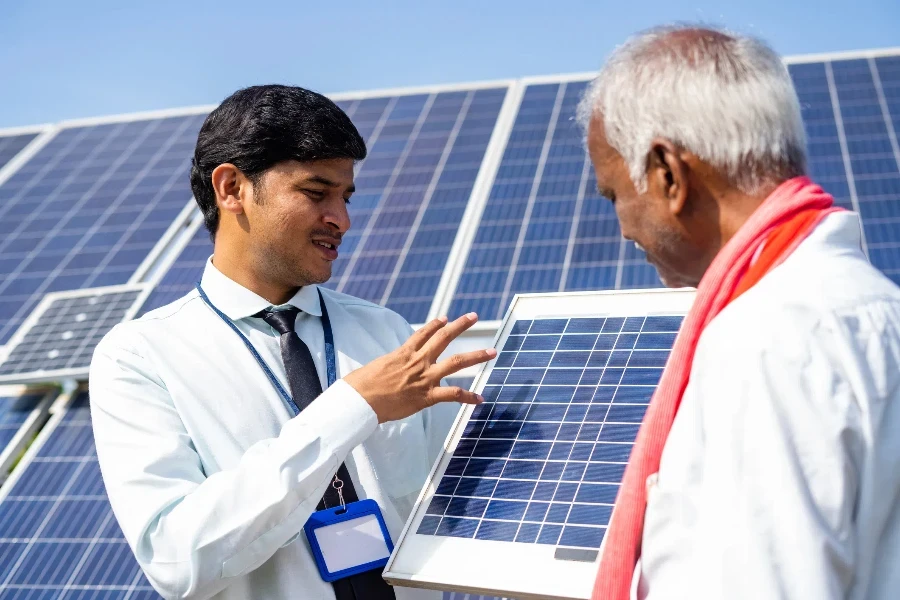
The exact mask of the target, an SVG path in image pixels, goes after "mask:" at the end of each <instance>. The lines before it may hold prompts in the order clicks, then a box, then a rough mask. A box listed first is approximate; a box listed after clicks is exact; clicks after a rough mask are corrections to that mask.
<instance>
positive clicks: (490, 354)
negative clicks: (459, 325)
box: [434, 348, 497, 379]
mask: <svg viewBox="0 0 900 600" xmlns="http://www.w3.org/2000/svg"><path fill="white" fill-rule="evenodd" d="M495 356H497V351H496V350H494V349H493V348H488V349H487V350H473V351H472V352H462V353H460V354H454V355H453V356H451V357H450V358H448V359H446V360H442V361H441V362H439V363H438V364H436V365H435V366H434V370H435V372H436V373H438V375H439V376H440V378H441V379H443V378H444V377H449V376H450V375H453V374H454V373H457V372H459V371H462V370H463V369H466V368H468V367H474V366H475V365H480V364H481V363H486V362H487V361H489V360H491V359H492V358H494V357H495Z"/></svg>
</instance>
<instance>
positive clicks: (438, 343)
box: [422, 312, 478, 360]
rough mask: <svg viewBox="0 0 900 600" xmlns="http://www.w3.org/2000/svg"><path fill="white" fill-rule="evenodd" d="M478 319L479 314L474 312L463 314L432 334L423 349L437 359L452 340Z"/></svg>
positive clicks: (433, 358)
mask: <svg viewBox="0 0 900 600" xmlns="http://www.w3.org/2000/svg"><path fill="white" fill-rule="evenodd" d="M476 321H478V315H477V314H475V313H473V312H471V313H469V314H467V315H463V316H461V317H460V318H458V319H456V320H455V321H453V322H452V323H449V324H447V325H446V326H444V327H443V328H441V329H440V330H438V331H436V332H435V333H434V334H433V335H432V336H431V339H429V340H428V341H427V342H425V345H424V346H422V349H423V350H424V351H425V352H426V353H427V354H428V355H429V356H430V357H431V359H432V360H437V357H438V356H440V355H441V354H442V353H443V352H444V350H446V349H447V346H449V345H450V342H452V341H453V340H455V339H456V338H457V337H459V334H461V333H462V332H464V331H465V330H466V329H468V328H469V327H471V326H472V325H474V324H475V322H476Z"/></svg>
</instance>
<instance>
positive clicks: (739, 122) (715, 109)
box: [578, 26, 806, 194]
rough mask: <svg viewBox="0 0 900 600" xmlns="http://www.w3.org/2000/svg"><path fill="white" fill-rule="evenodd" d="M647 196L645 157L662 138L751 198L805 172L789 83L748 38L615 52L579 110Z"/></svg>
mask: <svg viewBox="0 0 900 600" xmlns="http://www.w3.org/2000/svg"><path fill="white" fill-rule="evenodd" d="M595 116H599V117H600V118H602V120H603V121H602V122H603V125H604V129H605V133H606V140H607V142H608V143H609V144H610V146H612V147H613V148H614V149H615V150H616V151H617V152H618V153H619V154H620V155H621V156H622V157H623V158H624V159H625V163H626V164H627V165H628V170H629V172H630V174H631V179H632V181H633V182H634V184H635V186H636V187H637V189H638V191H639V192H644V191H646V184H647V180H646V179H647V176H646V170H647V156H648V152H649V151H650V145H651V142H652V140H653V139H654V138H656V137H662V138H666V139H668V140H670V141H671V142H672V143H674V144H676V145H677V146H679V147H681V148H683V149H684V150H687V151H688V152H691V153H693V154H694V155H696V156H697V157H699V158H700V159H701V160H703V161H705V162H707V163H708V164H710V165H711V166H713V167H715V168H717V169H719V170H720V171H721V172H722V173H723V174H724V175H725V176H726V177H727V178H728V180H729V181H730V182H731V183H732V184H733V185H735V186H736V187H737V188H738V189H740V190H741V191H743V192H745V193H748V194H753V193H757V192H758V191H759V190H760V189H761V188H762V187H763V186H764V185H767V184H772V183H780V182H782V181H784V180H786V179H790V178H791V177H795V176H798V175H802V174H804V173H805V172H806V135H805V133H804V130H803V121H802V119H801V117H800V104H799V102H798V100H797V93H796V91H795V90H794V86H793V84H792V83H791V78H790V75H789V74H788V71H787V68H786V67H785V65H784V63H783V62H782V61H781V59H780V58H779V57H778V55H777V54H776V53H775V52H774V51H773V50H772V49H771V48H769V46H767V45H766V44H765V43H763V42H761V41H759V40H756V39H754V38H750V37H746V36H739V35H734V34H731V33H725V32H722V31H717V30H713V29H708V28H702V27H697V26H667V27H662V28H658V29H653V30H650V31H647V32H644V33H641V34H639V35H637V36H635V37H633V38H631V39H629V40H628V41H627V42H626V43H625V44H624V45H622V46H620V47H619V48H617V49H616V51H615V52H614V53H613V54H612V56H611V57H610V59H609V60H608V61H607V63H606V64H605V65H604V66H603V69H602V70H601V71H600V74H599V75H598V76H597V78H596V79H594V81H593V82H592V83H591V84H590V85H589V86H588V88H587V90H586V91H585V93H584V96H583V98H582V99H581V103H580V104H579V106H578V121H579V123H580V124H581V126H582V127H583V128H584V129H585V130H587V127H588V125H589V124H590V122H591V120H592V119H593V118H594V117H595Z"/></svg>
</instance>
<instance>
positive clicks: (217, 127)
mask: <svg viewBox="0 0 900 600" xmlns="http://www.w3.org/2000/svg"><path fill="white" fill-rule="evenodd" d="M365 157H366V143H365V141H363V139H362V137H361V136H360V135H359V132H358V131H357V130H356V127H355V126H354V125H353V123H352V122H351V121H350V117H348V116H347V114H346V113H344V111H342V110H341V109H340V108H339V107H338V106H337V105H336V104H335V103H334V102H332V101H331V100H329V99H328V98H326V97H325V96H323V95H321V94H317V93H315V92H311V91H309V90H306V89H303V88H301V87H293V86H286V85H260V86H253V87H248V88H244V89H241V90H238V91H236V92H235V93H233V94H232V95H231V96H229V97H228V98H226V99H225V100H224V101H223V102H222V104H220V105H219V106H218V107H217V108H216V109H215V110H213V111H212V112H211V113H210V114H209V116H208V117H206V120H205V121H204V122H203V127H201V128H200V133H199V135H198V136H197V147H196V148H195V149H194V159H193V160H192V161H191V190H192V191H193V193H194V199H195V200H196V201H197V204H198V205H199V206H200V210H201V211H202V212H203V219H204V221H205V222H206V229H208V230H209V234H210V236H213V237H214V236H215V234H216V230H217V229H218V227H219V208H218V206H217V205H216V194H215V191H214V190H213V187H212V172H213V170H214V169H215V168H216V167H218V166H219V165H221V164H224V163H231V164H233V165H234V166H236V167H237V168H238V169H240V170H241V171H242V172H243V173H244V175H246V176H247V177H248V178H250V180H251V181H252V182H253V183H254V184H255V183H257V182H258V181H259V178H260V177H261V176H262V174H263V173H264V172H265V171H267V170H268V169H270V168H271V167H273V166H274V165H276V164H277V163H280V162H282V161H285V160H297V161H301V162H302V161H311V160H321V159H328V158H352V159H354V160H362V159H364V158H365Z"/></svg>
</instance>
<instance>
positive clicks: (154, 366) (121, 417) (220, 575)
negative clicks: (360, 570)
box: [90, 262, 459, 600]
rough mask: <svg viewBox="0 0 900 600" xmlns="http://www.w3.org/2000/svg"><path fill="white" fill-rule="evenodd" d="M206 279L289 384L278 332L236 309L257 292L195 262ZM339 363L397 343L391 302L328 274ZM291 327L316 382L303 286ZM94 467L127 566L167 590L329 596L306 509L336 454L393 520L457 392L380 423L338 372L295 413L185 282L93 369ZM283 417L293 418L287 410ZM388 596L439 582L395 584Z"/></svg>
mask: <svg viewBox="0 0 900 600" xmlns="http://www.w3.org/2000/svg"><path fill="white" fill-rule="evenodd" d="M202 284H203V288H204V291H205V292H206V293H207V295H208V296H209V298H210V299H211V300H212V302H213V303H214V304H216V306H217V307H218V308H219V309H220V310H221V311H223V312H224V313H225V314H226V315H228V316H229V317H230V318H231V319H233V320H234V321H235V323H236V324H237V326H238V327H239V328H240V329H241V331H242V332H243V333H244V335H246V336H247V338H248V339H249V340H250V342H251V343H252V344H253V345H254V347H255V348H256V350H257V351H258V352H259V353H260V354H261V355H262V357H263V358H264V359H265V361H266V363H268V365H269V367H270V368H271V369H272V370H273V371H274V372H275V374H276V376H277V377H278V378H279V379H280V381H281V383H282V385H284V386H285V389H289V386H288V383H287V380H286V378H285V370H284V364H283V362H282V360H281V351H280V346H279V336H278V334H277V333H276V332H275V331H274V330H273V329H272V328H271V327H270V326H269V325H267V324H266V323H265V322H264V321H263V320H262V319H256V318H248V317H249V316H250V315H252V314H254V313H256V312H257V311H259V310H261V309H263V308H266V307H267V306H269V303H268V302H266V301H265V300H264V299H262V298H260V297H259V296H257V295H256V294H254V293H253V292H251V291H250V290H247V289H246V288H243V287H241V286H240V285H238V284H237V283H235V282H233V281H231V280H230V279H228V278H227V277H225V276H224V275H223V274H222V273H220V272H219V271H218V270H217V269H216V268H215V267H214V266H213V265H212V264H211V263H209V262H208V263H207V266H206V270H205V272H204V274H203V279H202ZM322 291H323V293H324V295H325V300H326V306H327V308H328V314H329V317H330V319H331V324H332V328H333V331H334V339H335V347H336V353H337V370H338V377H342V376H344V375H346V374H347V373H349V372H350V371H352V370H354V369H356V368H358V367H360V366H361V365H363V364H366V363H368V362H369V361H371V360H373V359H375V358H377V357H378V356H381V355H383V354H385V353H387V352H389V351H391V350H393V349H395V348H396V347H398V346H400V345H401V344H402V343H403V342H404V341H406V339H407V338H408V337H409V335H410V333H411V332H412V329H411V327H410V326H409V324H408V323H406V321H405V320H404V319H403V318H402V317H400V316H399V315H398V314H396V313H394V312H392V311H390V310H387V309H385V308H382V307H379V306H375V305H373V304H370V303H368V302H365V301H363V300H358V299H356V298H353V297H350V296H347V295H344V294H338V293H336V292H332V291H330V290H327V289H323V290H322ZM290 304H293V305H294V306H297V307H298V308H300V309H301V310H302V311H303V313H301V314H300V315H299V316H298V318H297V324H296V330H297V334H298V335H299V336H300V338H301V339H302V340H303V341H304V342H306V344H307V345H308V346H309V348H310V351H311V353H312V355H313V357H314V359H315V362H316V367H317V369H318V371H319V378H320V380H321V381H322V386H323V388H324V387H325V386H326V375H325V360H324V356H323V354H324V347H325V344H324V337H323V331H322V324H321V319H320V318H319V317H320V315H321V311H320V309H319V299H318V293H317V291H316V286H307V287H305V288H303V289H301V290H300V292H298V293H297V295H296V296H295V297H294V298H293V299H292V300H291V301H290ZM90 391H91V415H92V419H93V425H94V436H95V439H96V445H97V455H98V457H99V460H100V469H101V472H102V474H103V480H104V482H105V484H106V487H107V490H108V493H109V499H110V502H111V503H112V508H113V511H114V513H115V515H116V518H117V519H118V521H119V524H120V525H121V527H122V531H123V532H124V534H125V537H126V539H127V540H128V543H129V545H130V546H131V548H132V550H133V551H134V553H135V556H136V557H137V560H138V562H139V563H140V566H141V567H142V569H143V570H144V573H145V574H146V575H147V578H148V579H149V580H150V582H151V583H152V584H153V586H154V587H155V588H156V589H157V590H158V591H160V593H162V595H163V596H165V597H167V598H210V597H213V596H215V598H217V599H221V600H226V599H232V598H233V599H235V600H236V599H238V598H240V599H242V600H243V599H246V598H259V599H266V600H280V599H288V598H291V599H294V598H297V599H301V600H302V599H324V600H328V599H329V598H334V592H333V589H332V586H331V584H329V583H326V582H324V581H322V579H321V578H320V577H319V573H318V570H317V568H316V566H315V563H314V560H313V557H312V554H311V553H310V550H309V545H308V542H307V540H306V536H305V535H304V534H303V533H302V528H303V524H304V523H305V522H306V520H307V518H308V517H309V515H310V514H311V513H312V512H313V511H314V510H315V509H316V504H317V503H318V502H319V500H320V499H321V497H322V494H323V492H324V491H325V488H326V486H328V485H329V484H330V481H331V476H332V475H333V474H334V472H335V470H336V469H337V467H338V465H339V464H340V463H341V461H346V464H347V469H348V470H349V472H350V475H351V477H352V479H353V484H354V487H355V488H356V491H357V493H358V494H359V497H360V498H372V499H374V500H376V501H377V502H378V505H379V506H380V507H381V511H382V513H383V515H384V519H385V522H386V524H387V527H388V529H389V530H390V533H391V536H392V537H393V539H394V540H396V539H397V537H398V536H399V534H400V531H401V529H402V528H403V525H404V523H405V521H406V519H407V517H408V516H409V513H410V510H411V508H412V505H413V503H414V501H415V498H416V496H417V495H418V492H419V490H420V489H421V487H422V485H423V483H424V481H425V478H426V477H427V475H428V472H429V470H430V468H431V465H432V463H433V462H434V460H435V458H436V457H437V455H438V453H439V452H440V451H441V449H442V446H443V442H444V439H445V437H446V434H447V431H448V430H449V426H450V423H451V422H452V420H453V418H454V417H455V415H456V413H457V412H458V409H459V406H458V405H457V404H454V403H451V404H440V405H437V406H435V407H433V408H431V409H428V410H426V411H423V412H421V413H419V414H416V415H413V416H411V417H409V418H407V419H404V420H402V421H395V422H390V423H384V424H382V425H379V424H378V422H377V418H376V417H375V413H374V412H373V411H372V409H371V407H369V405H368V403H367V402H366V401H365V400H364V399H363V398H362V397H361V396H360V395H359V394H358V393H357V392H356V391H355V390H354V389H353V388H352V387H350V386H349V385H347V384H346V383H345V382H344V381H343V380H340V379H339V380H338V381H337V382H336V383H335V384H334V385H333V386H332V387H330V388H329V389H327V390H326V391H325V392H324V393H323V394H322V395H321V396H319V397H318V398H317V399H316V400H314V401H313V402H312V403H311V404H310V405H309V406H308V407H307V408H306V409H305V410H304V411H303V412H302V413H300V415H298V416H296V417H293V414H292V413H291V411H290V409H289V408H288V406H287V405H286V404H285V402H284V401H283V400H282V399H281V397H280V396H279V394H278V393H277V392H276V390H275V389H274V388H273V386H272V385H271V383H270V382H269V380H268V379H267V378H266V376H265V375H264V373H263V371H262V369H261V368H260V366H259V365H258V364H257V363H256V361H255V360H254V359H253V357H252V355H251V354H250V352H249V351H248V349H247V348H246V347H245V346H244V344H243V342H242V341H241V339H240V338H239V337H238V336H237V335H236V334H235V333H234V331H232V330H231V329H230V328H229V327H228V326H227V325H226V324H225V323H224V322H223V321H221V320H220V319H219V317H217V316H216V315H215V313H213V312H212V311H211V310H210V308H209V307H207V306H206V305H205V304H204V303H203V301H202V300H201V299H200V297H199V295H198V293H197V292H196V291H192V292H191V293H190V294H188V295H187V296H186V297H184V298H182V299H181V300H178V301H177V302H175V303H173V304H170V305H169V306H166V307H163V308H161V309H159V310H156V311H153V312H151V313H148V314H147V315H145V316H144V317H142V318H141V319H138V320H136V321H132V322H128V323H124V324H121V325H119V326H118V327H116V328H115V329H114V330H113V331H111V332H110V333H109V334H108V335H107V336H106V337H105V339H104V340H103V341H102V342H101V343H100V345H99V346H98V347H97V350H96V353H95V355H94V360H93V363H92V365H91V375H90ZM292 417H293V418H292ZM396 593H397V598H398V600H404V599H406V600H412V599H416V600H421V599H439V598H440V593H438V592H428V591H424V590H412V589H404V588H397V592H396Z"/></svg>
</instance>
